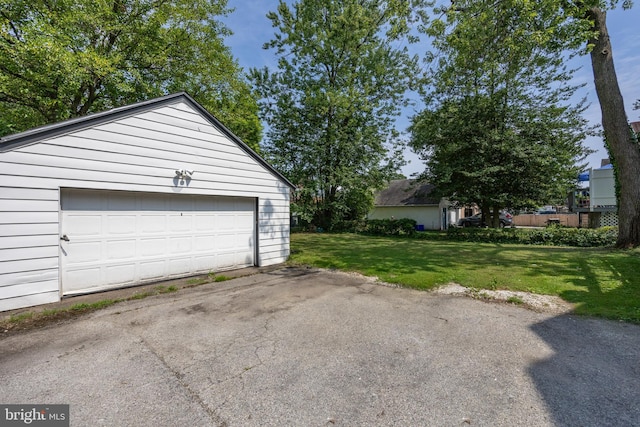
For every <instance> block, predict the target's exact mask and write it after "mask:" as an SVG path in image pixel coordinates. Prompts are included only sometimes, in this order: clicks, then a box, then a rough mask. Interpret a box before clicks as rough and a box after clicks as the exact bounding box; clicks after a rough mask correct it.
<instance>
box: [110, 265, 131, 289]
mask: <svg viewBox="0 0 640 427" xmlns="http://www.w3.org/2000/svg"><path fill="white" fill-rule="evenodd" d="M135 272H136V264H135V263H133V262H132V263H129V264H116V265H108V266H106V267H105V275H106V280H105V285H111V284H115V283H120V284H126V283H130V282H133V281H134V280H135Z"/></svg>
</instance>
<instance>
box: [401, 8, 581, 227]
mask: <svg viewBox="0 0 640 427" xmlns="http://www.w3.org/2000/svg"><path fill="white" fill-rule="evenodd" d="M442 14H443V15H442V19H435V20H433V21H431V23H430V25H429V27H428V28H427V33H428V34H429V35H431V36H433V37H434V46H435V48H436V49H437V54H438V55H437V56H436V57H435V59H434V61H433V69H432V70H431V72H432V76H433V78H432V90H430V91H428V92H427V93H426V96H425V103H426V105H427V108H426V109H425V111H423V112H422V113H420V114H418V115H417V116H415V117H414V118H413V122H412V126H411V132H412V137H411V142H410V144H411V146H412V148H413V149H414V151H416V152H417V153H419V154H420V155H421V156H422V157H423V158H424V159H425V160H426V161H427V170H426V171H425V173H424V177H425V178H427V179H428V180H429V181H430V182H431V183H433V184H434V185H435V186H436V188H437V189H438V191H439V192H440V194H441V195H442V196H445V197H449V198H451V199H452V200H455V201H457V202H458V203H460V204H477V205H478V206H480V207H481V209H482V211H483V214H485V215H486V214H489V212H490V211H493V218H494V220H495V221H494V225H497V221H498V215H497V213H498V211H499V210H501V209H503V208H514V209H518V208H524V207H528V206H535V205H540V204H544V203H549V202H550V201H552V200H562V199H563V198H564V197H565V196H566V193H567V191H568V190H569V189H570V188H571V186H572V185H573V184H574V183H575V180H576V177H577V175H578V173H579V171H580V168H581V166H582V165H580V164H579V162H580V161H581V160H582V159H584V157H585V156H586V154H587V153H588V152H587V150H586V149H585V148H584V147H583V145H582V141H583V139H584V136H585V134H586V132H587V129H586V121H585V120H584V119H583V118H582V117H581V112H582V110H583V106H582V105H578V106H571V105H570V102H569V99H570V98H571V96H572V95H573V94H574V92H575V90H576V87H575V86H572V85H571V84H570V79H571V75H572V71H571V70H567V69H566V68H565V67H564V66H563V59H564V58H563V56H562V55H561V50H562V47H563V45H562V43H560V42H558V38H559V37H564V33H566V32H570V31H575V29H573V28H571V26H572V25H574V23H567V22H565V21H563V20H562V19H561V18H559V17H558V15H557V14H556V13H554V11H553V10H546V11H545V10H541V9H540V8H539V7H538V2H522V1H519V0H501V1H499V2H495V1H487V0H482V1H456V2H455V7H451V8H448V9H445V10H442Z"/></svg>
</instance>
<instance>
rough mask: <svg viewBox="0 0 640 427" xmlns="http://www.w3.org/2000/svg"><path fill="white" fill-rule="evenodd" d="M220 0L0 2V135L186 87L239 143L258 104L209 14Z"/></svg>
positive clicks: (250, 137) (250, 139) (253, 131)
mask: <svg viewBox="0 0 640 427" xmlns="http://www.w3.org/2000/svg"><path fill="white" fill-rule="evenodd" d="M227 12H228V11H227V10H226V0H189V1H187V0H175V1H167V0H110V1H94V0H74V1H47V0H28V1H27V0H12V1H10V2H3V3H2V5H1V6H0V135H6V134H10V133H14V132H18V131H22V130H25V129H28V128H31V127H34V126H38V125H42V124H46V123H51V122H56V121H60V120H64V119H68V118H72V117H77V116H82V115H86V114H89V113H91V112H95V111H102V110H106V109H110V108H113V107H118V106H122V105H126V104H129V103H133V102H137V101H141V100H145V99H148V98H153V97H157V96H161V95H165V94H167V93H172V92H178V91H183V90H184V91H186V92H188V93H189V94H191V95H192V96H193V97H194V98H195V99H196V100H197V101H198V102H200V103H201V104H202V105H203V106H204V107H205V108H207V109H208V110H209V111H212V112H213V113H214V114H215V115H216V116H217V117H218V118H219V119H220V120H221V121H222V122H223V123H225V124H226V125H227V126H228V127H229V128H230V129H231V130H232V131H234V132H235V133H237V134H238V135H239V136H240V137H241V138H243V139H244V140H245V142H247V143H248V144H249V145H252V146H254V147H255V148H257V144H258V141H259V140H260V136H261V124H260V121H259V119H258V115H257V113H258V108H257V103H256V101H255V99H254V98H253V95H252V93H251V89H250V86H249V85H248V83H247V82H246V81H244V80H243V78H242V77H241V69H240V67H239V65H238V64H237V62H236V61H235V60H234V59H233V57H232V55H231V53H230V51H229V49H228V48H227V47H226V46H225V45H224V36H226V35H227V34H229V31H228V30H227V29H226V28H225V27H224V26H223V25H222V24H221V23H220V22H219V21H217V20H216V17H218V16H221V15H224V14H226V13H227Z"/></svg>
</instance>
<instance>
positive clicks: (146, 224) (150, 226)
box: [138, 214, 167, 234]
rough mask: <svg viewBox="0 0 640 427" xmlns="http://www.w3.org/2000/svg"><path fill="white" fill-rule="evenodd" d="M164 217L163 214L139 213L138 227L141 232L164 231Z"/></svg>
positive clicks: (165, 227) (153, 232) (165, 226)
mask: <svg viewBox="0 0 640 427" xmlns="http://www.w3.org/2000/svg"><path fill="white" fill-rule="evenodd" d="M166 219H167V218H166V216H165V215H164V214H155V215H147V214H141V215H140V224H139V225H138V229H139V230H140V233H142V234H156V233H164V232H165V231H166V229H167V221H166Z"/></svg>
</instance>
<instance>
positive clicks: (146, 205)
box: [138, 194, 168, 212]
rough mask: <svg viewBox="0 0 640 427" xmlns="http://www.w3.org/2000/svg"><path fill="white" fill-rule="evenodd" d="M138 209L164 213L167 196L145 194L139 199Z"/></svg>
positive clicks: (166, 208)
mask: <svg viewBox="0 0 640 427" xmlns="http://www.w3.org/2000/svg"><path fill="white" fill-rule="evenodd" d="M138 209H139V210H140V211H151V212H154V211H160V212H162V211H166V210H168V207H167V196H166V195H164V194H145V195H144V197H140V198H139V205H138Z"/></svg>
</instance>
